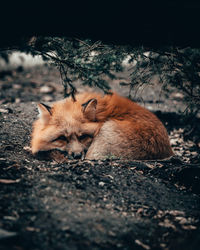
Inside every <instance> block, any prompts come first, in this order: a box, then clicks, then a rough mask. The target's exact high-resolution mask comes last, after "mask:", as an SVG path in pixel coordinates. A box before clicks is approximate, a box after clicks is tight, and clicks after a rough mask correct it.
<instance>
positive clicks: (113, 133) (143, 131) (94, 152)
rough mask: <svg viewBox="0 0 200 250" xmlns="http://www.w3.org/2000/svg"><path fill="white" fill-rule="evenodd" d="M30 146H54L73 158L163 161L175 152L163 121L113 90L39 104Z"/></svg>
mask: <svg viewBox="0 0 200 250" xmlns="http://www.w3.org/2000/svg"><path fill="white" fill-rule="evenodd" d="M38 110H39V118H38V119H37V120H36V121H35V122H34V123H33V132H32V140H31V150H32V153H33V154H36V153H38V152H39V151H49V150H52V149H58V150H60V151H64V152H66V153H67V154H68V156H70V157H73V158H75V159H79V158H80V159H90V160H92V159H105V158H109V157H116V158H121V159H129V160H153V159H164V158H168V157H170V156H172V155H173V152H172V149H171V146H170V143H169V137H168V134H167V131H166V129H165V127H164V125H163V124H162V123H161V121H160V120H159V119H158V118H157V117H156V116H155V115H154V114H153V113H151V112H150V111H148V110H147V109H145V108H143V107H141V106H139V105H138V104H136V103H134V102H132V101H131V100H129V99H128V98H124V97H121V96H119V95H117V94H116V93H112V94H108V95H100V94H97V93H82V94H78V95H76V100H73V99H72V98H71V97H69V98H66V99H64V100H61V101H57V102H55V103H54V104H53V105H52V106H51V107H49V106H47V105H44V104H38Z"/></svg>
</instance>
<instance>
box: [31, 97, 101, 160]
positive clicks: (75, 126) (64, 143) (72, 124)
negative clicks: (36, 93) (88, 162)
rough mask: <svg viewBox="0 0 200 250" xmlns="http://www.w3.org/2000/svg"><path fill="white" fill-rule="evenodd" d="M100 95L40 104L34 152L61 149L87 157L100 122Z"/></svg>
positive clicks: (33, 136) (34, 131)
mask: <svg viewBox="0 0 200 250" xmlns="http://www.w3.org/2000/svg"><path fill="white" fill-rule="evenodd" d="M96 106H97V99H95V98H93V99H90V100H88V101H87V102H84V103H81V101H78V100H77V101H73V100H71V99H69V98H68V99H64V100H62V101H58V102H55V103H54V104H53V105H52V107H49V106H47V105H45V104H42V103H41V104H38V111H39V119H38V120H36V121H35V122H34V124H33V132H32V140H31V148H32V153H33V154H35V153H38V152H39V151H48V150H52V149H59V150H61V151H65V152H67V153H68V155H70V156H72V157H73V158H82V159H83V158H84V156H85V153H86V152H87V150H88V148H89V146H90V144H91V143H92V141H93V138H94V137H95V135H96V134H97V133H98V130H99V128H100V123H99V122H96Z"/></svg>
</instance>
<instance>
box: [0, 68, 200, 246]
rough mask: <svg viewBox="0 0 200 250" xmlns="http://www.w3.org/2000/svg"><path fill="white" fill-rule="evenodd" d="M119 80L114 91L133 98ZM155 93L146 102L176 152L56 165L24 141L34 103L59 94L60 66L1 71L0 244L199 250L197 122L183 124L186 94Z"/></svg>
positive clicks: (153, 90)
mask: <svg viewBox="0 0 200 250" xmlns="http://www.w3.org/2000/svg"><path fill="white" fill-rule="evenodd" d="M1 73H2V72H1ZM126 77H127V75H126V74H124V75H123V74H122V75H121V78H126ZM119 81H120V79H118V80H114V81H113V82H111V84H112V88H113V89H114V90H116V91H117V92H119V93H120V94H122V95H127V93H128V90H126V89H123V90H122V89H121V88H120V86H119V84H118V83H119ZM76 84H77V86H79V90H80V91H82V90H83V87H81V86H80V85H79V83H76ZM85 89H86V90H88V88H85ZM159 91H160V86H159V85H155V86H154V88H152V87H151V91H150V90H149V89H147V90H144V91H143V103H142V105H145V106H146V107H148V108H149V109H151V110H152V111H154V112H155V113H156V114H157V116H158V117H159V118H160V119H161V120H162V121H163V123H164V124H165V126H166V127H167V130H168V132H169V135H170V139H171V144H172V147H173V150H174V152H175V156H174V157H172V158H171V159H167V160H163V161H120V160H112V159H109V160H105V161H78V160H68V161H67V162H64V163H58V162H56V161H55V160H51V159H49V158H48V155H47V156H46V158H45V157H44V156H38V157H34V156H32V155H31V153H30V152H29V148H28V146H29V143H30V134H31V124H32V122H33V121H34V120H35V119H36V117H37V108H36V103H37V102H51V101H55V100H58V99H61V98H62V92H63V88H62V84H61V80H60V76H59V72H58V71H57V70H56V69H55V68H52V67H50V66H47V65H44V66H40V67H33V68H29V69H26V70H25V69H23V68H22V67H21V68H20V67H19V68H18V69H16V70H12V71H8V72H3V73H2V74H0V249H1V250H4V249H8V250H25V249H30V250H36V249H56V250H57V249H59V250H61V249H63V250H64V249H146V250H150V249H174V250H175V249H176V250H178V249H181V250H197V249H199V246H200V157H199V151H200V141H199V136H198V135H199V133H200V131H199V127H198V124H200V123H199V118H197V117H195V118H193V120H191V119H188V120H185V119H184V117H183V115H181V114H180V113H179V112H178V111H179V108H180V110H181V108H183V107H184V104H183V103H182V99H181V98H180V95H177V94H176V93H174V92H172V93H169V96H168V97H166V96H162V98H160V97H159V99H158V93H159ZM138 100H139V98H138ZM144 100H145V101H144Z"/></svg>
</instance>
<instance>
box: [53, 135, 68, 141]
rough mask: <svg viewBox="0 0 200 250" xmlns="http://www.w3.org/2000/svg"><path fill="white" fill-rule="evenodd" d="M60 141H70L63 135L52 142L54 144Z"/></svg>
mask: <svg viewBox="0 0 200 250" xmlns="http://www.w3.org/2000/svg"><path fill="white" fill-rule="evenodd" d="M58 140H61V141H68V140H67V137H66V136H64V135H61V136H59V137H57V138H56V139H54V140H52V142H54V141H58Z"/></svg>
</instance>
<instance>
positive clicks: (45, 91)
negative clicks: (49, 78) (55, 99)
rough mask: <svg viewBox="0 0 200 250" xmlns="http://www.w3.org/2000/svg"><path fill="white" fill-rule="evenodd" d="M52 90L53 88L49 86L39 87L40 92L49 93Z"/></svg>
mask: <svg viewBox="0 0 200 250" xmlns="http://www.w3.org/2000/svg"><path fill="white" fill-rule="evenodd" d="M53 91H54V88H53V87H51V86H42V87H41V88H40V93H42V94H49V93H52V92H53Z"/></svg>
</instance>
